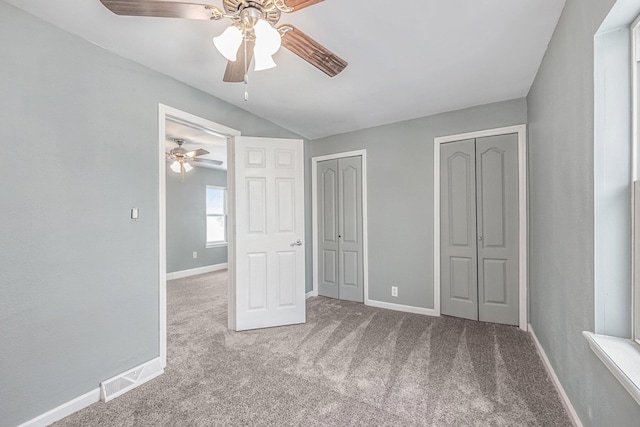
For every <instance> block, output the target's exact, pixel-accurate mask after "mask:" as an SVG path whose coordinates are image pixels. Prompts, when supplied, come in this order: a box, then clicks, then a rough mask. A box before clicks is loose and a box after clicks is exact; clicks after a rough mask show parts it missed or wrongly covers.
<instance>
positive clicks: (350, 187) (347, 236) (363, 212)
mask: <svg viewBox="0 0 640 427" xmlns="http://www.w3.org/2000/svg"><path fill="white" fill-rule="evenodd" d="M366 177H367V174H366V150H358V151H351V152H345V153H337V154H331V155H326V156H319V157H314V158H312V205H313V206H312V215H313V291H312V292H311V295H314V296H318V295H320V296H326V297H330V298H337V299H342V300H348V301H355V302H364V303H365V304H367V303H368V274H367V273H368V272H367V270H368V260H367V258H368V256H367V185H366V184H367V183H366V181H367V180H366Z"/></svg>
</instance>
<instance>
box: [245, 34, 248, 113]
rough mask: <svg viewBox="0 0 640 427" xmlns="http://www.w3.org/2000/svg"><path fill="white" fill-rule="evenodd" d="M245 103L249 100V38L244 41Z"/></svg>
mask: <svg viewBox="0 0 640 427" xmlns="http://www.w3.org/2000/svg"><path fill="white" fill-rule="evenodd" d="M244 69H245V72H244V102H247V101H248V100H249V64H247V38H246V37H245V39H244Z"/></svg>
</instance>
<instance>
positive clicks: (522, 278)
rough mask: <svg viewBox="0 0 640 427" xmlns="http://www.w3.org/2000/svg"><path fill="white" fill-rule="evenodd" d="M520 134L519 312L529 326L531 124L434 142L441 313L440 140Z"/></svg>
mask: <svg viewBox="0 0 640 427" xmlns="http://www.w3.org/2000/svg"><path fill="white" fill-rule="evenodd" d="M511 133H516V134H518V187H519V190H518V192H519V194H518V219H519V225H518V229H519V240H520V241H519V245H520V247H519V257H518V258H519V259H518V267H519V290H518V292H519V301H518V306H519V314H518V323H519V326H520V329H522V330H524V331H526V330H527V312H528V310H527V125H517V126H508V127H503V128H497V129H489V130H483V131H478V132H468V133H461V134H458V135H449V136H442V137H437V138H434V141H433V142H434V143H433V301H434V311H435V312H436V313H437V315H438V316H439V315H440V144H445V143H447V142H454V141H462V140H465V139H474V138H482V137H486V136H498V135H507V134H511Z"/></svg>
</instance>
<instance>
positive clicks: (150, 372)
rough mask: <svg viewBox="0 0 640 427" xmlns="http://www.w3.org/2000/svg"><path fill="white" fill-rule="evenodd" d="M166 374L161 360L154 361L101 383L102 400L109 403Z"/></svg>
mask: <svg viewBox="0 0 640 427" xmlns="http://www.w3.org/2000/svg"><path fill="white" fill-rule="evenodd" d="M163 372H164V370H163V369H162V364H161V363H160V359H159V358H158V359H153V360H150V361H149V362H147V363H143V364H142V365H140V366H137V367H135V368H133V369H129V370H128V371H126V372H123V373H122V374H120V375H116V376H115V377H113V378H109V379H108V380H106V381H103V382H102V383H100V399H102V401H104V402H108V401H110V400H111V399H115V398H116V397H118V396H120V395H121V394H124V393H126V392H128V391H129V390H131V389H133V388H136V387H138V386H139V385H141V384H144V383H146V382H147V381H149V380H152V379H154V378H155V377H157V376H158V375H161V374H162V373H163Z"/></svg>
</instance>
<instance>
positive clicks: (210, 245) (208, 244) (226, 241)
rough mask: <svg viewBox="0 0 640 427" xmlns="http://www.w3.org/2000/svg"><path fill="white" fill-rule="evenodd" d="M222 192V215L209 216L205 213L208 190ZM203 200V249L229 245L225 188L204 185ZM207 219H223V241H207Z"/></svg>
mask: <svg viewBox="0 0 640 427" xmlns="http://www.w3.org/2000/svg"><path fill="white" fill-rule="evenodd" d="M210 189H212V190H222V198H223V201H222V205H223V213H222V214H209V213H207V191H208V190H210ZM204 194H205V198H204V203H205V209H204V212H205V247H206V248H215V247H217V246H227V245H228V244H229V233H228V210H227V188H226V187H221V186H219V185H208V184H207V185H206V186H205V193H204ZM209 217H222V218H224V240H216V241H209V240H208V239H207V237H208V234H209V233H208V231H209V230H208V227H209V225H208V223H209V222H208V219H209Z"/></svg>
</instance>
